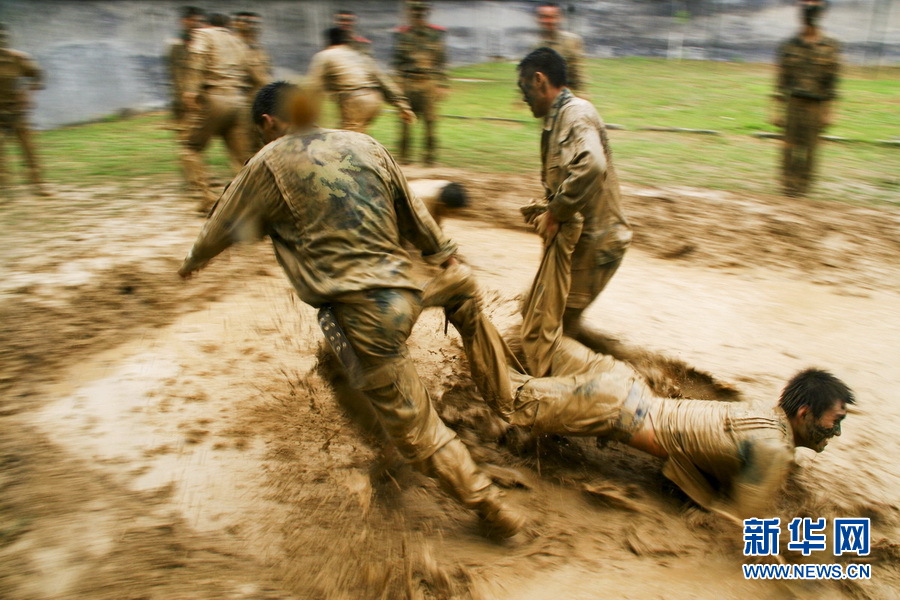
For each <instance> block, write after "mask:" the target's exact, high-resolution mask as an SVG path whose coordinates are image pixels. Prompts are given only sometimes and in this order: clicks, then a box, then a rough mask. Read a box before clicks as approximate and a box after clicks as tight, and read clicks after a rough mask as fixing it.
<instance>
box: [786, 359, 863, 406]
mask: <svg viewBox="0 0 900 600" xmlns="http://www.w3.org/2000/svg"><path fill="white" fill-rule="evenodd" d="M835 402H840V403H841V404H855V403H856V398H855V397H854V396H853V392H852V391H850V388H849V387H847V384H846V383H844V382H843V381H841V380H840V379H838V378H837V377H835V376H834V375H832V374H831V373H829V372H828V371H823V370H821V369H806V370H804V371H800V372H799V373H797V374H796V375H794V376H793V377H792V378H791V380H790V381H788V382H787V385H786V386H785V387H784V390H782V392H781V398H779V399H778V406H780V407H781V408H782V409H783V410H784V412H785V413H786V414H787V416H788V417H794V416H795V415H796V414H797V412H798V411H799V410H800V409H801V408H802V407H804V406H808V407H809V409H810V410H811V411H812V414H813V416H814V417H816V418H819V417H821V416H822V415H823V414H824V413H825V411H827V410H828V409H829V408H831V407H832V406H834V403H835Z"/></svg>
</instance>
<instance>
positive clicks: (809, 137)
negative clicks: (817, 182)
mask: <svg viewBox="0 0 900 600" xmlns="http://www.w3.org/2000/svg"><path fill="white" fill-rule="evenodd" d="M822 104H823V102H821V101H819V100H809V101H807V103H806V111H805V119H804V125H805V127H804V131H803V145H804V147H805V148H806V153H805V154H804V159H805V160H804V162H803V164H802V165H801V168H800V172H799V173H798V178H799V179H800V182H801V188H802V190H803V192H804V193H806V192H808V191H809V188H810V186H811V185H812V181H813V177H814V176H815V171H816V158H817V150H818V148H819V134H820V133H821V132H822Z"/></svg>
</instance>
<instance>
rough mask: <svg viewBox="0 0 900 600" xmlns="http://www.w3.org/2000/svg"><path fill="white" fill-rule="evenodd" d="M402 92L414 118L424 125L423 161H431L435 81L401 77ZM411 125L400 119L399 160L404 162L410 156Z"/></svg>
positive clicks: (434, 140) (434, 148)
mask: <svg viewBox="0 0 900 600" xmlns="http://www.w3.org/2000/svg"><path fill="white" fill-rule="evenodd" d="M403 93H404V95H405V96H406V97H407V99H408V100H409V106H410V108H411V109H412V111H413V113H415V115H416V118H418V119H419V121H421V122H422V124H423V125H424V126H425V162H426V163H432V162H434V160H435V159H436V157H437V133H436V126H435V125H436V123H437V100H438V86H437V82H435V81H434V80H433V79H430V78H422V79H418V78H412V77H404V78H403ZM411 128H412V125H410V124H409V123H407V122H405V121H402V120H401V121H400V160H401V162H405V161H407V160H409V156H410V129H411Z"/></svg>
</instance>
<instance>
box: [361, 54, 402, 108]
mask: <svg viewBox="0 0 900 600" xmlns="http://www.w3.org/2000/svg"><path fill="white" fill-rule="evenodd" d="M366 58H367V64H368V67H369V71H370V72H371V73H372V76H373V77H374V78H375V81H376V82H378V89H379V90H381V93H382V94H383V95H384V99H385V100H387V101H388V102H389V103H390V104H393V105H394V106H396V107H397V109H398V110H400V111H401V112H405V111H410V110H412V109H411V108H410V106H409V100H407V98H406V96H404V95H403V92H401V91H400V88H399V87H398V86H397V84H396V83H394V80H393V79H391V77H390V75H388V74H387V73H385V72H384V71H383V70H382V69H381V67H379V66H378V63H377V62H375V60H374V59H372V58H369V57H366Z"/></svg>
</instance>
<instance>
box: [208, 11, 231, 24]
mask: <svg viewBox="0 0 900 600" xmlns="http://www.w3.org/2000/svg"><path fill="white" fill-rule="evenodd" d="M229 22H230V19H229V18H228V15H226V14H224V13H212V14H211V15H209V24H210V25H212V26H213V27H228V23H229Z"/></svg>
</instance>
